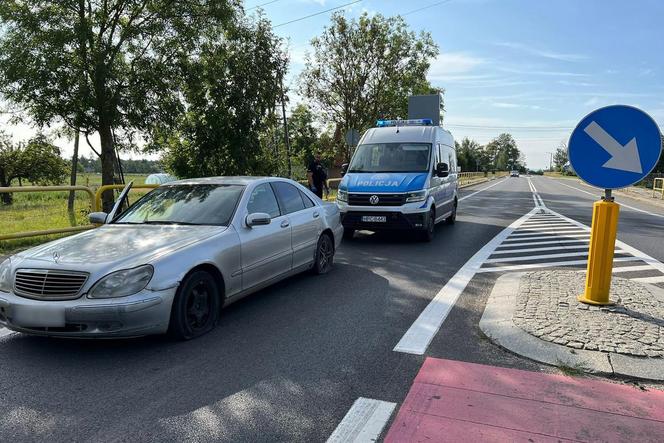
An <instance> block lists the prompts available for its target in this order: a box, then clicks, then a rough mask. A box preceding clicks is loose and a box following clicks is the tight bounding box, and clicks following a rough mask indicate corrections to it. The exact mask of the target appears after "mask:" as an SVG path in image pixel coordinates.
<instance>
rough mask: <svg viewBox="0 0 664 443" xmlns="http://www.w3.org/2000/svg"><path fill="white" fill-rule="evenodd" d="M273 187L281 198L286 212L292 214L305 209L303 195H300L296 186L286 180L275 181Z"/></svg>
mask: <svg viewBox="0 0 664 443" xmlns="http://www.w3.org/2000/svg"><path fill="white" fill-rule="evenodd" d="M272 187H273V188H274V191H275V192H276V194H277V197H278V198H279V203H280V206H281V209H282V211H283V213H284V214H291V213H293V212H297V211H301V210H303V209H304V202H303V201H302V195H300V191H299V190H298V189H297V188H296V187H295V186H293V185H291V184H290V183H285V182H273V183H272Z"/></svg>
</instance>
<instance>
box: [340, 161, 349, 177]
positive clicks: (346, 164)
mask: <svg viewBox="0 0 664 443" xmlns="http://www.w3.org/2000/svg"><path fill="white" fill-rule="evenodd" d="M346 172H348V163H344V164H343V165H341V176H342V177H343V176H344V175H346Z"/></svg>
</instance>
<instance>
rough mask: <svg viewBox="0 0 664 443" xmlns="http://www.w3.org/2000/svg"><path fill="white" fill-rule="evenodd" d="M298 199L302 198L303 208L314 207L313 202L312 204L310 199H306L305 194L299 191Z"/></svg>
mask: <svg viewBox="0 0 664 443" xmlns="http://www.w3.org/2000/svg"><path fill="white" fill-rule="evenodd" d="M300 197H302V201H303V202H304V207H305V208H307V209H308V208H313V207H314V206H315V205H314V202H312V201H311V199H310V198H309V197H307V194H305V193H304V192H302V191H300Z"/></svg>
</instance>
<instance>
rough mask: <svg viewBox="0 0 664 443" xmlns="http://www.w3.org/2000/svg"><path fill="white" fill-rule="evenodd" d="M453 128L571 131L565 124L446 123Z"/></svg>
mask: <svg viewBox="0 0 664 443" xmlns="http://www.w3.org/2000/svg"><path fill="white" fill-rule="evenodd" d="M446 126H451V127H455V128H465V129H517V130H524V131H571V130H572V128H571V127H567V126H482V125H462V124H458V125H457V124H447V125H446Z"/></svg>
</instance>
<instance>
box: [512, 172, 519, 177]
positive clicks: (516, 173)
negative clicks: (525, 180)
mask: <svg viewBox="0 0 664 443" xmlns="http://www.w3.org/2000/svg"><path fill="white" fill-rule="evenodd" d="M518 176H519V171H511V172H510V177H518Z"/></svg>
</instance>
